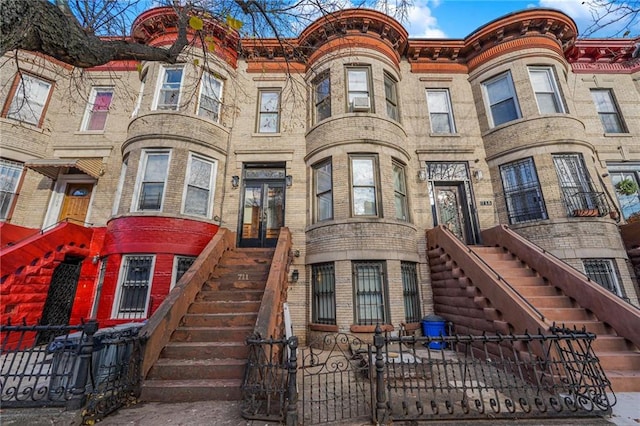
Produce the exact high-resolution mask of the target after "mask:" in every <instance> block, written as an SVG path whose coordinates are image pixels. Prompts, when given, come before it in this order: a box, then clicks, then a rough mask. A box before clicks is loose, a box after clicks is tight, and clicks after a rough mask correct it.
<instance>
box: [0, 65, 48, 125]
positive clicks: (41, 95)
mask: <svg viewBox="0 0 640 426" xmlns="http://www.w3.org/2000/svg"><path fill="white" fill-rule="evenodd" d="M16 79H17V80H18V83H17V85H16V86H17V87H16V88H15V91H14V92H13V93H12V98H11V102H10V103H9V105H8V106H5V109H6V111H5V114H4V116H5V117H7V118H12V119H14V120H18V121H22V122H23V123H29V124H33V125H34V126H38V127H41V126H42V119H43V118H44V117H43V114H44V109H45V106H46V105H47V102H48V101H49V97H50V96H51V83H50V82H48V81H46V80H43V79H41V78H38V77H35V76H33V75H30V74H18V75H17V76H16Z"/></svg>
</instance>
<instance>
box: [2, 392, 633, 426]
mask: <svg viewBox="0 0 640 426" xmlns="http://www.w3.org/2000/svg"><path fill="white" fill-rule="evenodd" d="M616 397H617V398H618V402H617V404H616V405H615V406H614V407H613V415H612V416H611V418H608V419H603V418H586V419H585V418H577V419H567V418H564V419H548V420H540V419H537V420H521V419H518V421H517V423H518V425H531V426H533V425H535V426H545V425H580V426H596V425H600V426H612V425H613V424H615V425H617V426H639V425H640V393H619V394H616ZM513 423H514V420H513V419H511V420H496V419H493V420H469V421H464V420H462V421H456V422H423V423H422V424H424V425H427V426H430V425H456V426H463V425H473V426H477V425H482V424H485V425H496V424H503V425H512V424H513ZM0 424H2V426H45V425H49V426H50V425H54V426H77V425H79V424H80V413H79V412H73V411H71V412H69V411H63V410H62V409H54V408H33V409H2V410H0ZM99 424H100V425H104V426H127V425H130V426H158V425H171V426H187V425H188V426H208V425H215V426H227V425H228V426H258V425H276V424H277V423H270V422H265V421H257V420H253V421H250V420H245V419H243V418H242V416H241V415H240V403H239V402H238V401H204V402H188V403H177V404H162V403H151V402H149V403H140V404H136V405H132V406H130V407H126V408H121V409H120V410H118V411H117V412H115V413H112V414H111V415H109V416H107V417H106V418H105V419H104V420H102V421H100V423H99ZM334 424H336V423H334ZM340 424H341V425H345V426H364V425H369V424H370V423H369V422H367V421H366V420H360V421H351V422H344V423H340ZM396 424H398V423H396Z"/></svg>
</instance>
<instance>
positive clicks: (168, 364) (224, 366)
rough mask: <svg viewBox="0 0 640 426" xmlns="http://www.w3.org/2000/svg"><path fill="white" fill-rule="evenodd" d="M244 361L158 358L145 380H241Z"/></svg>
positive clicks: (245, 362)
mask: <svg viewBox="0 0 640 426" xmlns="http://www.w3.org/2000/svg"><path fill="white" fill-rule="evenodd" d="M246 364H247V361H246V360H242V359H176V358H160V359H158V361H156V363H155V364H153V367H151V370H149V373H148V374H147V380H220V379H222V380H227V379H242V377H243V376H244V370H245V366H246Z"/></svg>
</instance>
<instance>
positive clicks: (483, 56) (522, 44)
mask: <svg viewBox="0 0 640 426" xmlns="http://www.w3.org/2000/svg"><path fill="white" fill-rule="evenodd" d="M526 49H549V50H552V51H554V52H556V53H557V54H558V55H559V56H560V57H561V58H562V57H563V53H562V49H560V46H559V45H558V42H557V41H556V40H553V39H551V38H549V37H547V36H543V35H535V36H524V37H521V38H517V39H513V40H509V41H506V42H504V43H500V44H498V45H496V46H493V47H491V48H489V49H487V50H485V51H484V52H481V53H480V54H478V55H477V56H475V57H473V58H471V59H469V61H468V62H467V64H468V66H469V72H471V71H473V70H474V69H475V68H477V67H479V66H480V65H482V64H484V63H487V62H489V61H490V60H492V59H494V58H496V57H498V56H502V55H506V54H508V53H511V52H517V51H522V50H526Z"/></svg>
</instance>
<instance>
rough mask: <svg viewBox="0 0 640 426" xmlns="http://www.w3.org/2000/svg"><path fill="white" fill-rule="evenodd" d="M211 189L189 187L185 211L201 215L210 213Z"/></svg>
mask: <svg viewBox="0 0 640 426" xmlns="http://www.w3.org/2000/svg"><path fill="white" fill-rule="evenodd" d="M208 206H209V191H208V190H207V189H202V188H196V187H193V186H188V187H187V196H186V198H185V201H184V212H185V213H187V214H195V215H199V216H207V215H208V213H209V212H208Z"/></svg>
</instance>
